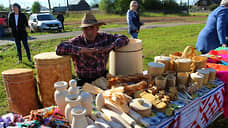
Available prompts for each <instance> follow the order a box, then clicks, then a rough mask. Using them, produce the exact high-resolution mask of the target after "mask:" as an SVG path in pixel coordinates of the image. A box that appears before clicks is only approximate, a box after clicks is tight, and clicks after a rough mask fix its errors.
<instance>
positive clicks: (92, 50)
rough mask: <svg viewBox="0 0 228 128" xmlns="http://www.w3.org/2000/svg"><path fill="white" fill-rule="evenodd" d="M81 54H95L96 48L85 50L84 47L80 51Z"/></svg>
mask: <svg viewBox="0 0 228 128" xmlns="http://www.w3.org/2000/svg"><path fill="white" fill-rule="evenodd" d="M80 52H81V53H93V52H97V50H96V48H84V47H82V48H81V50H80Z"/></svg>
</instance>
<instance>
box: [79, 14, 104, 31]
mask: <svg viewBox="0 0 228 128" xmlns="http://www.w3.org/2000/svg"><path fill="white" fill-rule="evenodd" d="M93 25H99V26H100V25H105V23H104V22H98V21H97V19H96V17H95V16H94V15H93V14H92V13H90V12H88V13H85V15H84V17H83V18H82V21H81V25H80V26H79V27H81V28H84V27H89V26H93Z"/></svg>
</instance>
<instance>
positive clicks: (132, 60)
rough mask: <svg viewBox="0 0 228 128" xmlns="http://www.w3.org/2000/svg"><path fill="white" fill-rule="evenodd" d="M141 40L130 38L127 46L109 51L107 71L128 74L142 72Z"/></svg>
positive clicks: (115, 73) (114, 73) (113, 73)
mask: <svg viewBox="0 0 228 128" xmlns="http://www.w3.org/2000/svg"><path fill="white" fill-rule="evenodd" d="M142 63H143V62H142V41H141V40H139V39H130V42H129V43H128V45H127V46H125V47H122V48H120V49H117V50H115V51H112V52H110V60H109V73H110V74H112V75H128V74H136V73H142V71H143V65H142Z"/></svg>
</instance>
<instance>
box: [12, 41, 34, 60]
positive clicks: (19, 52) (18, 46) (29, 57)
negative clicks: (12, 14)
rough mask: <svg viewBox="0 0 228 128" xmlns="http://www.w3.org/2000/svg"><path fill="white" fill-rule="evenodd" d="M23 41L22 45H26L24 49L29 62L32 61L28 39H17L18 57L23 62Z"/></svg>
mask: <svg viewBox="0 0 228 128" xmlns="http://www.w3.org/2000/svg"><path fill="white" fill-rule="evenodd" d="M21 41H22V43H23V45H24V48H25V51H26V54H27V58H28V60H29V61H31V55H30V50H29V46H28V40H27V38H26V39H17V38H15V43H16V46H17V56H18V58H19V60H20V61H21V60H22V54H21Z"/></svg>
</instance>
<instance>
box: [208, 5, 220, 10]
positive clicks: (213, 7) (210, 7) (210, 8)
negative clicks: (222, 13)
mask: <svg viewBox="0 0 228 128" xmlns="http://www.w3.org/2000/svg"><path fill="white" fill-rule="evenodd" d="M218 6H219V4H211V5H210V6H209V10H210V11H212V10H214V9H216V8H217V7H218Z"/></svg>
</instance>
